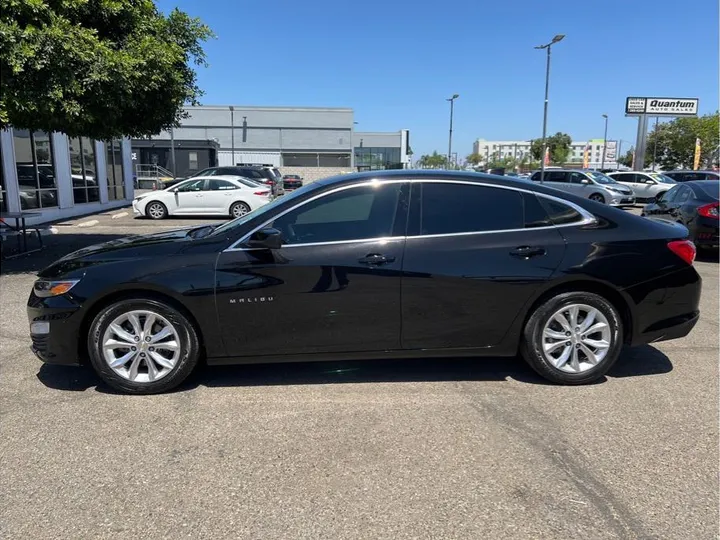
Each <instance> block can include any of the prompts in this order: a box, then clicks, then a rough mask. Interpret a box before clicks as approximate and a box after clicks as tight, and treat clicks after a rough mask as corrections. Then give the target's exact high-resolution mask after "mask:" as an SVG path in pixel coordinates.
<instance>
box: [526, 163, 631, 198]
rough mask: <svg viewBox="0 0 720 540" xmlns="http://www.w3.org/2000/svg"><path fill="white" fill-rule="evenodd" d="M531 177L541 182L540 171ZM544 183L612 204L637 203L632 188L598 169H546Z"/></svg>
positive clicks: (534, 180)
mask: <svg viewBox="0 0 720 540" xmlns="http://www.w3.org/2000/svg"><path fill="white" fill-rule="evenodd" d="M530 179H531V180H532V181H533V182H539V181H540V171H536V172H535V173H533V175H532V177H531V178H530ZM543 183H544V184H545V185H547V186H548V187H552V188H555V189H559V190H561V191H566V192H567V193H572V194H573V195H577V196H579V197H584V198H585V199H590V200H592V201H597V202H601V203H604V204H609V205H611V206H633V205H634V204H635V194H634V193H633V190H632V189H630V188H629V187H627V186H624V185H622V184H619V183H618V182H616V181H615V180H613V179H612V178H610V177H608V176H605V175H604V174H603V173H600V172H596V171H588V170H583V169H550V170H547V169H546V170H545V179H544V181H543Z"/></svg>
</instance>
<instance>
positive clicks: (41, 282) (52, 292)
mask: <svg viewBox="0 0 720 540" xmlns="http://www.w3.org/2000/svg"><path fill="white" fill-rule="evenodd" d="M79 281H80V280H79V279H63V280H58V281H51V280H46V279H38V280H37V281H36V282H35V284H34V285H33V292H34V293H35V296H38V297H40V298H48V297H49V296H60V295H61V294H65V293H66V292H68V291H69V290H70V289H72V288H73V287H74V286H75V285H77V284H78V282H79Z"/></svg>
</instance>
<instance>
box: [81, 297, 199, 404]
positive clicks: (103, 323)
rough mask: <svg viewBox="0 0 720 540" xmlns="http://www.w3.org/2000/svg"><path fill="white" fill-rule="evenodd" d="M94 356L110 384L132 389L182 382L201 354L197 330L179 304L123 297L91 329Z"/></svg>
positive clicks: (161, 388)
mask: <svg viewBox="0 0 720 540" xmlns="http://www.w3.org/2000/svg"><path fill="white" fill-rule="evenodd" d="M88 351H89V353H90V355H89V356H90V362H91V364H92V367H93V369H95V372H96V373H97V374H98V375H99V376H100V378H101V379H102V380H103V381H105V382H106V383H107V384H109V385H110V386H112V387H113V388H115V389H117V390H121V391H123V392H127V393H131V394H155V393H158V392H164V391H167V390H170V389H172V388H174V387H176V386H177V385H179V384H180V383H181V382H182V381H184V380H185V378H186V377H187V376H188V375H189V374H190V373H191V372H192V370H193V368H194V367H195V366H196V365H197V362H198V359H199V357H200V344H199V340H198V335H197V332H196V331H195V328H194V327H193V325H192V324H191V323H190V322H189V321H188V319H187V318H186V317H185V316H184V315H183V314H182V313H180V312H179V311H178V310H176V309H175V308H173V307H171V306H169V305H167V304H165V303H163V302H159V301H156V300H141V299H132V300H123V301H120V302H117V303H115V304H112V305H110V306H108V307H107V308H106V309H103V310H102V311H101V312H100V313H98V315H97V316H96V317H95V320H94V321H93V322H92V325H91V326H90V332H89V334H88Z"/></svg>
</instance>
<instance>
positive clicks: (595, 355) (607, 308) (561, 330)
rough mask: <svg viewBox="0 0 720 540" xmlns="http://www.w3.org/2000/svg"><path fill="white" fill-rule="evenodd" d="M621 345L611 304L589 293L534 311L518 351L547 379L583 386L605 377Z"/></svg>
mask: <svg viewBox="0 0 720 540" xmlns="http://www.w3.org/2000/svg"><path fill="white" fill-rule="evenodd" d="M622 343H623V328H622V321H621V318H620V315H619V313H618V311H617V309H616V308H615V307H614V306H613V305H612V304H611V303H610V302H608V301H607V300H606V299H604V298H603V297H601V296H599V295H597V294H593V293H589V292H567V293H562V294H558V295H557V296H555V297H553V298H550V299H549V300H547V301H545V302H544V303H543V304H541V305H540V306H538V307H537V308H536V309H535V311H534V312H533V313H532V315H531V316H530V318H529V319H528V322H527V324H526V326H525V331H524V334H523V340H522V344H521V352H522V355H523V357H524V358H525V360H526V361H527V362H528V363H529V364H530V366H531V367H532V368H533V369H534V370H535V371H537V372H538V373H539V374H540V375H542V376H543V377H545V378H546V379H548V380H550V381H552V382H556V383H561V384H585V383H590V382H593V381H595V380H597V379H599V378H601V377H602V376H603V375H604V374H605V373H607V371H608V370H609V369H610V368H611V367H612V365H613V364H614V363H615V361H616V360H617V358H618V355H619V354H620V351H621V349H622Z"/></svg>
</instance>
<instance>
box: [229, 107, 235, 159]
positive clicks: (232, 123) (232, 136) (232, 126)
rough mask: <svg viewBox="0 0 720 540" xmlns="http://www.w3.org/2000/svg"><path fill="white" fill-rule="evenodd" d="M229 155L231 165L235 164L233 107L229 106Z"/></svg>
mask: <svg viewBox="0 0 720 540" xmlns="http://www.w3.org/2000/svg"><path fill="white" fill-rule="evenodd" d="M230 146H232V148H231V150H230V155H231V156H232V158H231V159H232V163H231V165H233V166H234V165H235V107H233V106H232V105H231V106H230Z"/></svg>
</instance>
